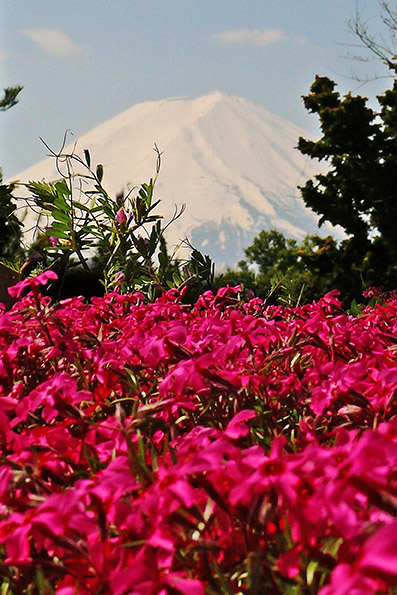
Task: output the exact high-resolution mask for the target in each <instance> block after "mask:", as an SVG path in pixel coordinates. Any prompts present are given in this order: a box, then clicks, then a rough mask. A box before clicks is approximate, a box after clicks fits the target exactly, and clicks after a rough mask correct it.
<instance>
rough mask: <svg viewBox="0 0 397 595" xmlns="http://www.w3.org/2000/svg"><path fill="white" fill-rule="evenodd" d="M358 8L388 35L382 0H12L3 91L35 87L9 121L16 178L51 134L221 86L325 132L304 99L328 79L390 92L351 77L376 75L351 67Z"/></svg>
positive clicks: (8, 146)
mask: <svg viewBox="0 0 397 595" xmlns="http://www.w3.org/2000/svg"><path fill="white" fill-rule="evenodd" d="M357 4H358V6H359V9H360V11H361V12H362V14H363V15H364V17H365V20H366V21H367V22H368V25H369V27H370V29H371V31H374V32H376V31H377V30H378V28H379V5H378V0H157V1H155V0H144V1H143V0H139V1H136V0H129V1H128V0H112V1H110V0H105V1H104V0H95V1H93V0H67V1H65V0H46V1H44V0H18V1H12V0H8V1H3V2H1V4H0V11H1V14H0V21H1V31H0V33H1V47H0V79H1V87H3V88H4V87H7V86H12V85H15V84H21V85H23V86H24V90H23V91H22V93H21V95H20V102H19V103H18V105H17V106H16V107H14V108H12V109H11V110H9V111H7V112H4V113H1V114H0V134H1V143H0V165H1V166H2V168H3V174H4V177H5V178H6V179H7V178H9V177H11V176H13V175H14V174H17V173H18V172H20V171H21V170H23V169H25V168H27V167H29V166H30V165H34V164H35V163H36V162H38V161H40V160H42V159H43V158H44V157H45V155H46V150H45V148H44V147H43V145H42V144H41V142H40V140H39V137H40V136H41V137H43V138H44V139H45V140H46V142H47V143H48V144H49V145H50V146H51V147H54V148H55V149H57V148H59V146H60V144H61V141H62V137H63V134H64V132H65V131H66V130H67V129H71V130H72V131H73V133H74V134H75V135H76V136H81V135H82V134H83V133H84V132H87V131H88V130H90V129H91V128H93V127H94V126H95V125H97V124H99V123H101V122H103V121H105V120H107V119H109V118H110V117H112V116H114V115H116V114H118V113H119V112H120V111H122V110H125V109H128V108H129V107H131V106H132V105H134V104H136V103H138V102H141V101H146V100H149V99H162V98H166V97H173V96H179V95H187V96H199V95H203V94H206V93H209V92H211V91H213V90H215V89H219V90H221V91H224V92H226V93H229V94H231V95H238V96H242V97H245V98H247V99H250V100H252V101H255V102H256V103H259V104H261V105H263V106H264V107H265V108H267V109H268V110H270V111H273V112H274V113H276V114H278V115H280V116H281V117H284V118H286V119H288V120H290V121H292V122H294V123H296V124H298V125H301V126H303V127H304V128H306V129H308V130H309V131H311V132H313V133H314V134H315V132H316V128H317V121H316V118H315V116H311V115H309V114H307V113H306V112H305V110H304V107H303V103H302V99H301V96H302V95H303V94H306V93H308V91H309V88H310V85H311V83H312V82H313V80H314V77H315V75H316V74H320V75H322V76H329V77H330V78H333V79H334V80H335V81H337V83H338V89H339V90H340V92H341V93H346V92H348V91H349V90H352V91H353V92H357V93H360V94H364V95H368V96H370V97H371V96H374V95H375V93H376V92H378V93H379V92H381V91H382V90H384V89H385V88H387V85H388V84H389V83H388V82H385V81H384V80H382V79H381V80H378V81H376V82H375V83H372V84H368V85H366V86H364V87H360V86H359V84H358V83H357V82H356V81H354V80H352V79H351V78H349V77H350V74H351V73H352V72H354V73H362V74H368V73H369V74H372V72H373V71H374V68H375V66H374V65H372V64H370V65H367V64H360V63H359V62H357V61H351V60H348V59H346V54H347V53H348V52H349V51H350V52H354V51H355V49H354V48H349V47H347V45H346V44H355V43H356V41H357V40H356V38H355V37H354V36H353V35H352V34H351V33H349V32H348V26H347V22H348V20H349V19H351V18H353V17H354V15H355V11H356V6H357Z"/></svg>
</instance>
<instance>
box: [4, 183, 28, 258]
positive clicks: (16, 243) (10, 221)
mask: <svg viewBox="0 0 397 595" xmlns="http://www.w3.org/2000/svg"><path fill="white" fill-rule="evenodd" d="M2 182H3V179H2V175H1V172H0V258H2V259H7V260H13V259H18V258H21V257H22V256H23V249H22V246H21V241H22V230H21V228H22V223H21V222H20V221H19V219H18V217H17V216H16V215H15V209H16V206H15V203H14V201H13V195H12V193H13V190H14V188H15V185H14V184H3V183H2Z"/></svg>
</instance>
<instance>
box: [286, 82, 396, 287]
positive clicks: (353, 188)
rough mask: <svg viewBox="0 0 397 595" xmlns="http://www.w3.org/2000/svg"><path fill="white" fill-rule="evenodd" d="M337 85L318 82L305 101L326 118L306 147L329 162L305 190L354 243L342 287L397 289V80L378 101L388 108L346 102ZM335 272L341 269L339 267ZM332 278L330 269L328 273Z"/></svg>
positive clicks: (343, 256) (341, 255) (343, 265)
mask: <svg viewBox="0 0 397 595" xmlns="http://www.w3.org/2000/svg"><path fill="white" fill-rule="evenodd" d="M335 86H336V85H335V83H334V82H333V81H332V80H330V79H329V78H327V77H319V76H317V77H316V80H315V82H314V83H313V85H312V87H311V89H310V94H309V95H307V96H305V97H304V103H305V107H306V109H307V110H309V111H310V112H312V113H315V114H317V115H318V117H319V119H320V125H321V131H322V137H321V138H320V139H319V140H318V141H310V140H306V139H303V138H300V139H299V143H298V148H299V150H300V151H301V152H302V153H303V154H305V155H309V156H310V157H311V158H317V159H319V160H325V161H327V162H328V164H329V166H330V167H329V171H328V172H327V173H326V174H318V175H316V176H315V177H314V180H309V181H308V182H307V183H306V184H305V186H303V187H301V188H300V190H301V193H302V197H303V200H304V201H305V204H306V205H307V206H308V207H310V208H311V209H313V211H315V212H316V213H317V214H318V215H319V216H320V224H321V223H323V222H325V221H329V222H330V223H332V224H333V225H340V226H341V227H342V228H343V229H344V230H345V232H346V234H347V236H348V238H347V239H346V240H344V241H343V242H342V243H341V245H340V248H339V250H338V255H337V258H338V262H337V263H336V264H337V267H336V270H334V274H335V281H336V283H337V285H338V286H339V287H340V289H341V290H342V292H345V293H348V294H350V295H356V294H358V293H360V292H361V290H362V288H363V287H365V286H368V285H383V286H385V287H386V288H387V289H393V288H395V287H396V286H397V267H396V262H397V234H396V227H395V226H396V221H397V81H395V82H394V84H393V86H392V88H391V89H390V90H388V91H386V92H385V93H384V94H383V95H381V96H379V97H378V101H379V105H380V109H379V111H375V110H373V109H371V108H369V107H368V106H367V99H366V98H365V97H361V96H359V95H358V96H352V95H351V94H350V93H349V94H348V95H346V96H345V97H343V98H341V97H340V95H339V93H337V92H336V91H335ZM334 268H335V267H334ZM323 273H324V274H327V271H326V270H324V271H323Z"/></svg>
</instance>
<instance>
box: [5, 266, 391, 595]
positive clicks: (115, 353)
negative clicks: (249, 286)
mask: <svg viewBox="0 0 397 595" xmlns="http://www.w3.org/2000/svg"><path fill="white" fill-rule="evenodd" d="M49 276H51V273H44V274H42V275H41V276H39V277H36V278H35V279H33V280H27V281H24V282H22V283H21V284H19V285H18V286H16V287H15V288H14V295H15V296H16V297H20V295H21V292H22V291H23V289H24V288H25V287H26V286H27V287H28V289H30V293H29V294H28V295H27V296H25V297H22V298H21V299H20V300H19V301H18V302H17V303H16V305H15V306H14V307H13V309H12V310H11V311H10V312H7V313H5V312H2V313H0V351H1V359H0V434H1V465H0V547H1V563H0V573H1V577H2V578H1V579H0V580H1V581H2V582H1V589H2V590H1V593H3V594H13V595H20V594H23V593H43V594H44V593H45V594H49V593H57V594H59V595H74V594H76V593H78V594H81V595H94V594H97V595H99V594H113V595H127V594H128V595H138V594H139V595H140V594H142V595H149V594H150V595H152V594H153V595H154V594H157V593H163V594H166V593H170V594H172V593H174V594H178V593H183V594H186V595H201V594H204V593H206V594H218V593H225V594H230V593H250V594H251V593H252V594H260V593H275V594H277V593H279V594H284V593H292V594H293V593H296V594H298V593H299V594H300V593H313V594H314V593H321V595H342V594H346V595H347V594H352V593H353V594H361V593H363V594H365V593H393V592H397V591H396V588H397V563H396V556H397V518H396V513H397V418H396V415H395V414H396V400H395V394H396V387H397V361H396V337H397V299H396V298H395V297H394V298H393V297H389V299H386V300H384V302H383V303H381V304H377V305H376V306H373V307H367V308H366V309H364V310H363V312H362V313H361V314H360V315H359V316H358V317H353V316H350V315H347V314H346V313H345V312H344V311H343V310H342V308H341V305H340V302H339V301H338V299H337V293H335V292H331V293H330V294H327V295H326V296H324V298H323V299H321V300H320V301H319V302H316V303H312V304H309V305H304V306H301V307H297V308H285V307H281V306H280V307H275V306H266V305H264V304H263V302H261V300H259V299H253V300H251V301H250V302H248V303H243V302H241V301H240V300H239V299H238V288H234V289H231V288H227V289H222V290H220V291H219V292H218V294H217V295H215V296H214V295H213V294H211V293H210V292H207V293H205V294H203V295H202V296H201V297H200V298H199V299H198V301H197V303H196V304H195V305H194V306H193V307H191V306H186V305H184V304H183V303H182V301H181V298H180V295H179V294H178V293H177V292H174V291H170V292H168V293H167V294H165V295H164V296H163V297H162V298H160V299H158V300H157V301H156V302H154V303H145V302H144V300H143V297H142V296H141V295H140V294H133V295H123V296H121V295H118V294H117V293H113V294H108V295H106V296H105V297H104V298H103V299H102V298H97V299H95V298H94V299H93V300H92V304H90V305H87V304H84V303H83V301H82V299H79V298H73V299H70V300H65V301H63V302H61V303H59V304H55V305H53V304H52V303H51V302H50V300H49V298H46V297H42V296H41V295H40V294H39V291H38V287H39V285H40V283H45V282H46V281H47V280H48V277H49Z"/></svg>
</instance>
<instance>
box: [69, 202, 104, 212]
mask: <svg viewBox="0 0 397 595" xmlns="http://www.w3.org/2000/svg"><path fill="white" fill-rule="evenodd" d="M73 207H74V208H75V209H80V210H81V211H85V212H86V213H93V212H94V210H95V209H90V208H89V207H87V205H84V204H83V203H82V202H78V201H77V200H74V201H73ZM95 208H96V210H98V207H95Z"/></svg>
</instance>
